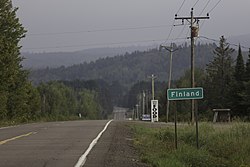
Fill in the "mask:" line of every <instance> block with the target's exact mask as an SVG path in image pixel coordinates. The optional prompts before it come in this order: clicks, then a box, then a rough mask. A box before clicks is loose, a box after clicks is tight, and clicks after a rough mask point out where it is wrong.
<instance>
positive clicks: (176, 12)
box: [176, 0, 186, 14]
mask: <svg viewBox="0 0 250 167" xmlns="http://www.w3.org/2000/svg"><path fill="white" fill-rule="evenodd" d="M185 1H186V0H183V2H182V4H181V6H180V7H179V9H178V10H177V12H176V14H178V13H179V12H180V10H181V8H182V7H183V5H184V3H185Z"/></svg>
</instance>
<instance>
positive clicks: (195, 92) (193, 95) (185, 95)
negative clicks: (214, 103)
mask: <svg viewBox="0 0 250 167" xmlns="http://www.w3.org/2000/svg"><path fill="white" fill-rule="evenodd" d="M167 96H168V100H189V99H203V88H179V89H168V95H167Z"/></svg>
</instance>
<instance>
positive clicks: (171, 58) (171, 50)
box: [160, 43, 178, 122]
mask: <svg viewBox="0 0 250 167" xmlns="http://www.w3.org/2000/svg"><path fill="white" fill-rule="evenodd" d="M162 48H164V49H166V50H167V51H169V52H170V61H169V77H168V89H170V88H171V81H172V64H173V52H175V51H177V50H178V49H175V50H174V49H173V43H171V46H170V47H167V46H163V45H160V51H161V49H162ZM169 106H170V102H169V100H167V112H166V122H168V116H169Z"/></svg>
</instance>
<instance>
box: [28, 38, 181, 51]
mask: <svg viewBox="0 0 250 167" xmlns="http://www.w3.org/2000/svg"><path fill="white" fill-rule="evenodd" d="M180 39H185V38H178V39H175V40H180ZM164 40H165V39H149V40H139V41H125V42H113V43H93V44H82V45H65V46H48V47H34V48H23V49H24V50H35V49H55V48H74V47H84V46H85V47H86V46H105V45H118V44H131V43H147V42H157V41H164ZM172 40H173V39H172Z"/></svg>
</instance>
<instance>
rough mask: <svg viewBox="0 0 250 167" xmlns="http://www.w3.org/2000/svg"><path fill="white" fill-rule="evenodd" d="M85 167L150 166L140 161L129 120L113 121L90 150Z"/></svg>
mask: <svg viewBox="0 0 250 167" xmlns="http://www.w3.org/2000/svg"><path fill="white" fill-rule="evenodd" d="M84 166H85V167H86V166H87V167H110V166H117V167H118V166H119V167H128V166H130V167H149V165H147V164H144V163H141V162H140V156H139V153H138V151H137V150H136V149H135V148H134V146H133V133H132V131H131V129H130V127H129V122H118V121H117V122H116V121H114V122H112V123H111V124H110V125H109V127H108V129H107V131H106V132H105V133H104V134H103V135H102V137H101V138H100V140H99V141H98V143H97V144H96V145H95V147H94V148H93V150H92V151H91V152H90V154H89V156H88V158H87V161H86V163H85V165H84Z"/></svg>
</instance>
